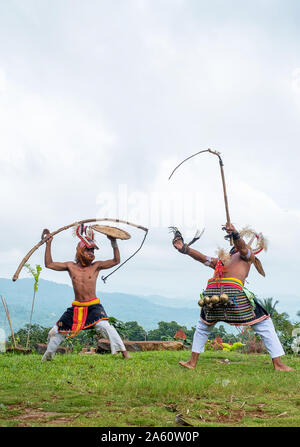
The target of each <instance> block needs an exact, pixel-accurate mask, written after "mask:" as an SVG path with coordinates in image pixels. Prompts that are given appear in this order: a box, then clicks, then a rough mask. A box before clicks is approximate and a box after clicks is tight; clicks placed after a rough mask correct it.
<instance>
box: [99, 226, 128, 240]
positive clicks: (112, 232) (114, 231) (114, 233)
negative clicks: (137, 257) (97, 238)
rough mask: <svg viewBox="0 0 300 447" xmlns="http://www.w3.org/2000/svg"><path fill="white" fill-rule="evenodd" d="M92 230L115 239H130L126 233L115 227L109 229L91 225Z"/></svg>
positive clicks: (108, 227)
mask: <svg viewBox="0 0 300 447" xmlns="http://www.w3.org/2000/svg"><path fill="white" fill-rule="evenodd" d="M92 229H93V230H95V231H98V233H102V234H106V236H111V237H114V238H116V239H123V240H125V239H130V238H131V236H130V234H129V233H127V231H124V230H121V229H120V228H117V227H110V226H109V225H92Z"/></svg>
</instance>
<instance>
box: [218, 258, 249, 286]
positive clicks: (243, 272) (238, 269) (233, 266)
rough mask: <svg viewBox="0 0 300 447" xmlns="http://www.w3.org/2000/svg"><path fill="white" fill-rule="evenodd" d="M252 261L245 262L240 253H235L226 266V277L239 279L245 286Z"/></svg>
mask: <svg viewBox="0 0 300 447" xmlns="http://www.w3.org/2000/svg"><path fill="white" fill-rule="evenodd" d="M251 264H252V262H251V261H244V260H243V259H242V258H241V256H240V253H234V254H233V255H232V256H231V257H230V260H229V262H228V264H227V265H226V273H225V275H224V276H226V277H227V278H237V279H239V280H240V281H242V283H243V284H244V282H245V279H246V278H247V276H248V274H249V270H250V267H251Z"/></svg>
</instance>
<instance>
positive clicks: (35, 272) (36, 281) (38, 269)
mask: <svg viewBox="0 0 300 447" xmlns="http://www.w3.org/2000/svg"><path fill="white" fill-rule="evenodd" d="M24 267H26V268H27V270H28V272H29V273H31V274H32V276H33V278H34V291H35V292H37V290H38V284H39V276H40V273H41V271H42V267H41V266H40V265H38V264H36V270H34V268H33V267H31V265H30V264H25V265H24Z"/></svg>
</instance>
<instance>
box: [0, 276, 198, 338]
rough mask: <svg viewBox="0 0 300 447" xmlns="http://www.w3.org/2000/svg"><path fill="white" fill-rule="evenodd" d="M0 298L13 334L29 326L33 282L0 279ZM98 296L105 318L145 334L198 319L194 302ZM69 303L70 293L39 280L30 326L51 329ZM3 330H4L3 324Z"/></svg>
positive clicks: (1, 319) (192, 323) (0, 317)
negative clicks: (167, 324)
mask: <svg viewBox="0 0 300 447" xmlns="http://www.w3.org/2000/svg"><path fill="white" fill-rule="evenodd" d="M0 295H3V296H4V298H5V300H6V302H7V306H8V309H9V313H10V317H11V320H12V325H13V329H14V330H15V331H17V330H18V329H19V328H21V327H23V326H24V325H25V324H26V323H29V319H30V312H31V304H32V296H33V279H31V278H26V279H19V280H18V281H16V282H12V281H11V280H10V279H5V278H0ZM98 296H99V298H100V300H101V303H102V305H103V306H104V309H105V310H106V313H107V314H108V315H109V316H113V317H115V318H117V319H119V320H122V321H137V322H138V323H139V324H140V325H141V326H142V327H143V328H144V329H146V330H150V329H155V328H156V327H157V323H158V322H159V321H176V322H177V323H179V324H181V325H183V326H186V327H187V328H191V327H192V326H195V325H196V322H197V319H198V318H199V312H200V308H199V307H198V305H197V302H196V301H195V303H194V306H193V302H191V301H190V302H188V303H187V305H185V302H182V300H181V302H179V300H174V299H170V298H166V297H163V296H153V297H151V296H149V297H144V296H143V297H140V296H136V295H129V294H125V293H106V292H101V293H99V294H98ZM73 299H74V293H73V289H72V288H71V287H70V286H68V285H66V284H58V283H55V282H52V281H46V280H43V279H40V280H39V289H38V292H37V294H36V300H35V306H34V313H33V323H37V324H40V325H41V326H44V327H50V326H53V325H54V324H55V322H56V321H57V320H58V319H59V317H60V316H61V314H62V313H63V312H64V311H65V309H66V308H67V307H70V306H71V303H72V301H73ZM158 303H161V304H158ZM179 304H180V305H181V306H179ZM175 306H176V307H175ZM192 306H193V307H192ZM5 321H6V320H5V314H4V310H3V308H2V305H0V326H1V325H3V324H4V323H3V322H5ZM5 327H6V328H7V324H6V323H5Z"/></svg>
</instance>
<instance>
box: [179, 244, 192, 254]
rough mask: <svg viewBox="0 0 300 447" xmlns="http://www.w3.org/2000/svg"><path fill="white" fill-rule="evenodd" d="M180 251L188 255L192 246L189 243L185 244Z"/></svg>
mask: <svg viewBox="0 0 300 447" xmlns="http://www.w3.org/2000/svg"><path fill="white" fill-rule="evenodd" d="M178 251H180V253H183V254H184V255H188V254H189V251H190V247H189V246H188V244H183V247H182V248H181V249H180V250H178Z"/></svg>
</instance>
